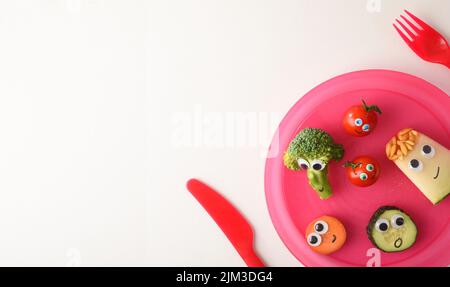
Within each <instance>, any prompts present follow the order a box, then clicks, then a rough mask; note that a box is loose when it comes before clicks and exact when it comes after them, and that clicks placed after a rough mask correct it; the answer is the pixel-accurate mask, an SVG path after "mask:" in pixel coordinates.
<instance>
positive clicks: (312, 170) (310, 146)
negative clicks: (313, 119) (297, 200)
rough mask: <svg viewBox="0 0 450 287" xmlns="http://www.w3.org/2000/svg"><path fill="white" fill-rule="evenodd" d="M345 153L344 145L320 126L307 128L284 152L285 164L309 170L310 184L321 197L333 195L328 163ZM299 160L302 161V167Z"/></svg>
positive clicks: (296, 168) (294, 168)
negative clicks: (319, 127)
mask: <svg viewBox="0 0 450 287" xmlns="http://www.w3.org/2000/svg"><path fill="white" fill-rule="evenodd" d="M343 155H344V149H343V147H342V145H340V144H336V143H335V142H334V140H333V138H332V137H331V136H330V135H329V134H328V133H327V132H325V131H323V130H321V129H318V128H305V129H303V130H301V131H300V132H299V133H298V135H297V136H296V137H295V138H294V139H293V140H292V141H291V143H290V144H289V147H288V149H287V151H286V152H285V154H284V158H283V159H284V165H285V166H286V167H287V168H289V169H291V170H299V169H301V168H303V169H306V170H307V177H308V181H309V185H310V186H311V187H312V188H313V189H314V190H315V191H316V192H317V194H318V195H319V197H320V198H321V199H327V198H329V197H330V196H331V195H332V189H331V186H330V183H329V181H328V163H329V162H330V161H331V160H336V161H337V160H340V159H342V157H343ZM299 162H301V165H302V167H301V166H300V164H299Z"/></svg>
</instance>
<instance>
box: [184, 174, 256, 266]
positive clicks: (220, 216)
mask: <svg viewBox="0 0 450 287" xmlns="http://www.w3.org/2000/svg"><path fill="white" fill-rule="evenodd" d="M187 189H188V190H189V191H190V192H191V193H192V195H193V196H194V197H195V198H196V199H197V201H198V202H199V203H200V204H201V205H202V206H203V208H204V209H205V210H206V211H207V212H208V213H209V215H210V216H211V217H212V218H213V219H214V221H215V222H216V224H217V225H218V226H219V227H220V229H222V231H223V233H225V235H226V236H227V238H228V240H230V242H231V244H233V246H234V248H235V249H236V250H237V252H238V253H239V255H240V256H241V257H242V259H244V261H245V263H246V264H247V266H248V267H264V266H265V265H264V263H263V262H262V260H261V259H260V258H259V256H258V255H257V254H256V251H255V250H254V247H253V241H254V235H253V230H252V227H251V226H250V224H249V223H248V221H247V220H246V219H245V218H244V217H243V216H242V215H241V213H240V212H239V211H238V210H237V209H236V208H235V207H234V206H233V205H232V204H231V203H230V202H229V201H228V200H226V199H225V198H224V197H223V196H222V195H220V194H219V193H218V192H217V191H215V190H214V189H212V188H211V187H209V186H207V185H206V184H204V183H203V182H201V181H199V180H197V179H191V180H189V181H188V182H187Z"/></svg>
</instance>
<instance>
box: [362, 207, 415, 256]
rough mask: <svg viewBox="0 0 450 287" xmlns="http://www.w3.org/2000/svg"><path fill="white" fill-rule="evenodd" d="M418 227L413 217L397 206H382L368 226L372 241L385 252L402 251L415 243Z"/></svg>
mask: <svg viewBox="0 0 450 287" xmlns="http://www.w3.org/2000/svg"><path fill="white" fill-rule="evenodd" d="M417 233H418V230H417V227H416V224H415V223H414V221H413V220H412V218H411V217H410V216H409V215H408V214H407V213H406V212H404V211H403V210H401V209H400V208H397V207H395V206H382V207H380V208H379V209H378V210H377V211H375V213H374V214H373V215H372V217H371V219H370V221H369V225H368V226H367V235H368V236H369V239H370V241H372V243H373V244H374V245H375V246H376V247H377V248H378V249H380V250H382V251H384V252H400V251H403V250H406V249H408V248H410V247H411V246H413V245H414V243H415V242H416V238H417Z"/></svg>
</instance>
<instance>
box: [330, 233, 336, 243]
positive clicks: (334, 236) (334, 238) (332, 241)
mask: <svg viewBox="0 0 450 287" xmlns="http://www.w3.org/2000/svg"><path fill="white" fill-rule="evenodd" d="M336 239H337V237H336V235H334V234H333V240H331V243H334V242H335V241H336Z"/></svg>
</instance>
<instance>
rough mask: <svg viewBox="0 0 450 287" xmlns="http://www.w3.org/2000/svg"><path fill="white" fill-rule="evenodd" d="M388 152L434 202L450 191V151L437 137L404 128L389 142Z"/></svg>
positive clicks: (388, 155)
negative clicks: (435, 138)
mask: <svg viewBox="0 0 450 287" xmlns="http://www.w3.org/2000/svg"><path fill="white" fill-rule="evenodd" d="M386 155H387V157H388V158H389V159H390V160H392V161H394V163H395V164H396V165H397V166H398V168H400V170H401V171H402V172H403V173H404V174H405V175H406V176H407V177H408V178H409V179H410V180H411V181H412V182H413V183H414V184H415V185H416V186H417V188H418V189H419V190H420V191H421V192H422V193H423V194H424V195H425V196H426V197H427V198H428V199H429V200H430V201H431V202H432V203H433V204H435V205H436V204H438V203H439V202H440V201H442V200H443V199H444V198H445V197H447V196H448V195H449V194H450V151H449V150H448V149H447V148H446V147H444V146H443V145H441V144H439V143H438V142H436V141H435V140H433V139H431V138H429V137H428V136H426V135H424V134H423V133H420V132H418V131H415V130H413V129H410V128H408V129H403V130H401V131H400V132H398V133H397V135H396V136H394V137H393V138H392V139H391V140H390V141H389V142H388V143H387V145H386Z"/></svg>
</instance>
